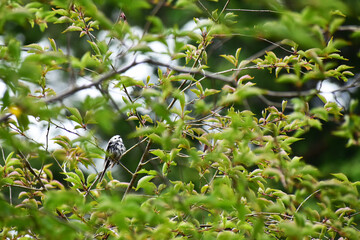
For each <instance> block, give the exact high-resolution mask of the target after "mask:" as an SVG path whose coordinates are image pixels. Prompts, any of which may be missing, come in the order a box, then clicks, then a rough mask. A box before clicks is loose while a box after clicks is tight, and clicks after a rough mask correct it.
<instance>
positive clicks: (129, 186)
mask: <svg viewBox="0 0 360 240" xmlns="http://www.w3.org/2000/svg"><path fill="white" fill-rule="evenodd" d="M150 146H151V140H149V141H148V143H147V145H146V147H145V150H144V152H143V155H142V156H141V159H140V161H139V164H138V166H137V167H136V170H135V173H134V175H133V176H132V178H131V180H130V182H129V185H128V187H127V188H126V191H125V193H124V195H123V198H122V200H124V199H125V197H126V195H127V194H128V193H129V192H130V190H131V189H132V187H133V186H134V184H135V180H136V178H137V176H138V175H139V174H138V172H139V171H140V170H141V168H142V167H143V163H144V162H145V161H146V157H147V155H148V153H149V149H150Z"/></svg>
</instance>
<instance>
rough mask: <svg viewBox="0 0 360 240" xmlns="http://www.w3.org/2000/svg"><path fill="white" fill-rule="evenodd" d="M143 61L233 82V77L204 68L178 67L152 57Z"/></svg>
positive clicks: (182, 71)
mask: <svg viewBox="0 0 360 240" xmlns="http://www.w3.org/2000/svg"><path fill="white" fill-rule="evenodd" d="M143 63H149V64H151V65H157V66H162V67H167V68H169V69H171V70H174V71H176V72H180V73H189V74H201V75H203V76H204V77H207V78H210V79H215V80H221V81H223V82H227V83H232V84H235V78H234V77H226V76H222V75H219V74H218V73H213V72H209V71H205V70H202V69H193V68H188V67H178V66H174V65H170V64H167V63H162V62H158V61H155V60H152V59H147V60H145V61H144V62H143Z"/></svg>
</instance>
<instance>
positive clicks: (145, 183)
mask: <svg viewBox="0 0 360 240" xmlns="http://www.w3.org/2000/svg"><path fill="white" fill-rule="evenodd" d="M154 177H155V176H153V175H151V176H144V177H142V178H140V179H139V181H138V183H137V186H136V189H135V190H136V191H137V190H139V189H140V188H149V187H150V188H151V189H155V188H156V186H155V184H154V183H152V182H150V181H151V180H152V179H153V178H154Z"/></svg>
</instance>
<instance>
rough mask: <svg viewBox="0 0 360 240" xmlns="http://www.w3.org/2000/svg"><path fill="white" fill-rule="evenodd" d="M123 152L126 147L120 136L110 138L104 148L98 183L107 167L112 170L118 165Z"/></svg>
mask: <svg viewBox="0 0 360 240" xmlns="http://www.w3.org/2000/svg"><path fill="white" fill-rule="evenodd" d="M125 151H126V147H125V145H124V143H123V140H122V138H121V137H120V135H115V136H113V137H112V138H110V140H109V142H108V144H107V147H106V157H105V161H104V170H103V171H102V172H101V173H100V175H99V183H101V182H102V180H103V178H104V176H105V173H106V171H107V169H108V168H109V167H110V168H112V167H114V166H115V165H116V164H119V163H120V159H121V157H122V155H123V154H124V152H125Z"/></svg>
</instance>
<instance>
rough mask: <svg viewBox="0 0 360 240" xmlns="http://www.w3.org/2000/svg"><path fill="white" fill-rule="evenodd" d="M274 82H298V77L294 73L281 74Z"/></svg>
mask: <svg viewBox="0 0 360 240" xmlns="http://www.w3.org/2000/svg"><path fill="white" fill-rule="evenodd" d="M276 82H279V83H293V84H295V83H298V82H300V78H299V77H298V76H297V75H296V74H292V73H291V74H283V75H281V76H280V77H279V78H278V79H276Z"/></svg>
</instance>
